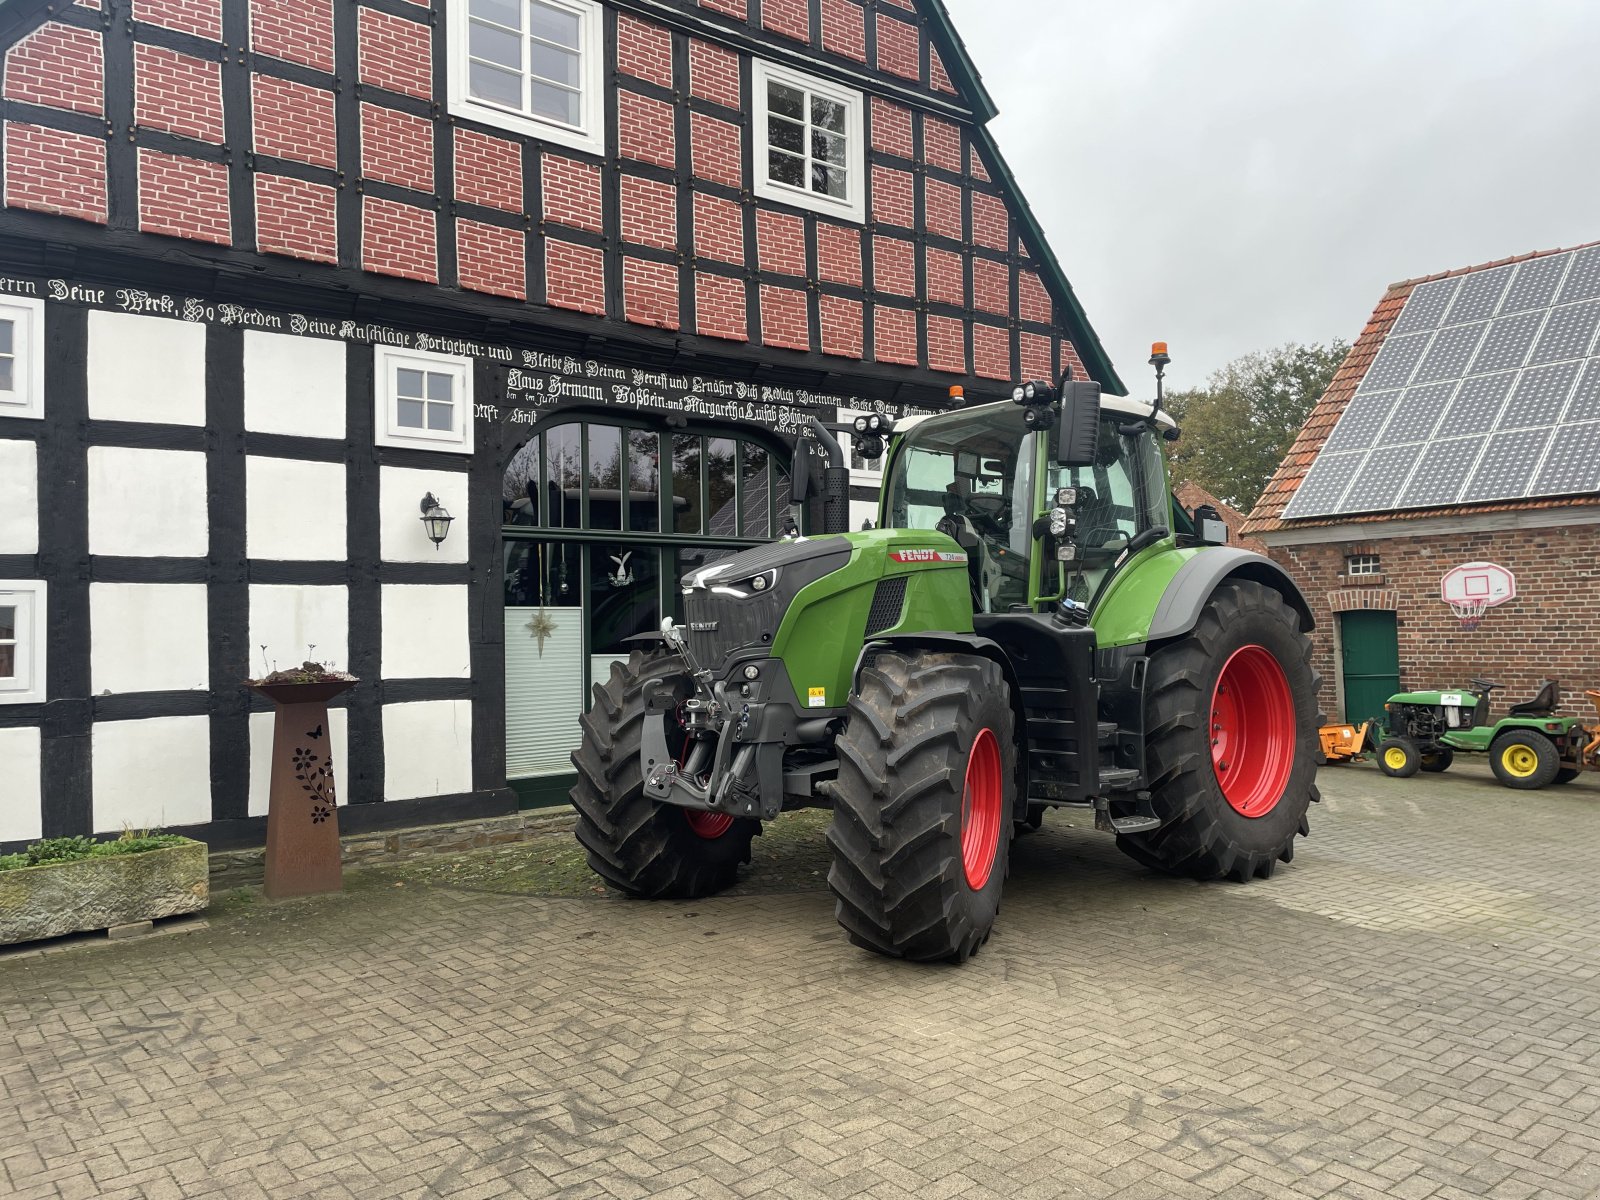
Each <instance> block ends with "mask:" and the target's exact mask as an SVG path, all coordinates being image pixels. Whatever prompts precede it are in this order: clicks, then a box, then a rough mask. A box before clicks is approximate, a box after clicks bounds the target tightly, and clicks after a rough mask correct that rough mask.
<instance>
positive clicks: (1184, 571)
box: [1150, 547, 1316, 642]
mask: <svg viewBox="0 0 1600 1200" xmlns="http://www.w3.org/2000/svg"><path fill="white" fill-rule="evenodd" d="M1229 579H1248V580H1251V581H1252V582H1254V583H1259V584H1261V585H1262V586H1263V587H1269V588H1271V589H1272V590H1273V591H1275V592H1277V593H1278V594H1279V595H1280V596H1282V597H1283V600H1284V603H1285V604H1287V605H1288V606H1289V607H1290V608H1292V609H1294V611H1295V612H1296V613H1298V614H1299V616H1300V629H1301V631H1302V632H1304V633H1310V632H1311V630H1312V629H1313V628H1314V627H1315V625H1316V622H1315V621H1314V620H1313V619H1312V617H1311V606H1310V605H1309V604H1307V603H1306V598H1305V597H1304V596H1303V595H1301V593H1300V587H1299V585H1298V584H1296V583H1295V581H1294V580H1293V578H1291V577H1290V575H1289V573H1288V572H1287V571H1285V570H1284V569H1283V568H1282V567H1280V566H1279V565H1278V564H1277V563H1275V562H1273V561H1272V560H1271V559H1270V558H1268V557H1267V556H1266V555H1264V554H1256V553H1254V552H1253V551H1250V550H1240V549H1237V548H1235V547H1219V548H1218V549H1215V550H1206V551H1204V552H1202V553H1200V554H1196V555H1195V556H1194V557H1193V558H1191V559H1190V560H1189V561H1188V562H1186V563H1184V564H1183V566H1181V567H1179V568H1178V573H1177V574H1176V575H1174V576H1173V577H1172V581H1171V582H1170V583H1168V584H1167V590H1166V591H1165V592H1163V593H1162V595H1161V602H1160V603H1159V604H1157V605H1156V611H1155V613H1154V614H1153V615H1152V616H1151V618H1150V641H1152V642H1156V641H1160V640H1162V639H1163V638H1172V637H1179V636H1180V635H1182V634H1185V633H1188V632H1189V631H1190V630H1191V629H1193V628H1194V627H1195V624H1196V622H1198V621H1199V620H1200V612H1201V610H1202V609H1204V608H1205V606H1206V601H1207V600H1209V599H1211V593H1212V592H1214V591H1216V590H1217V586H1218V585H1219V584H1221V583H1224V582H1226V581H1227V580H1229Z"/></svg>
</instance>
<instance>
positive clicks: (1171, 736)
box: [1117, 580, 1320, 883]
mask: <svg viewBox="0 0 1600 1200" xmlns="http://www.w3.org/2000/svg"><path fill="white" fill-rule="evenodd" d="M1146 695H1147V697H1148V700H1147V709H1146V712H1147V728H1148V733H1147V735H1146V736H1147V741H1146V745H1145V760H1146V764H1147V767H1148V770H1149V778H1150V784H1151V803H1152V805H1153V807H1154V811H1155V814H1156V816H1157V817H1159V818H1160V819H1161V821H1162V824H1161V827H1160V828H1159V829H1156V830H1154V831H1153V832H1151V833H1141V834H1121V835H1119V836H1118V837H1117V845H1118V846H1119V847H1120V848H1121V849H1122V850H1123V852H1124V853H1126V854H1128V855H1129V856H1130V857H1132V858H1133V859H1135V860H1137V861H1138V862H1141V863H1143V864H1144V865H1145V866H1147V867H1151V868H1153V869H1155V870H1158V871H1163V872H1166V873H1167V874H1172V875H1188V876H1192V877H1194V878H1196V879H1217V878H1222V877H1227V878H1229V879H1234V880H1237V881H1239V882H1240V883H1244V882H1247V881H1249V880H1250V879H1253V878H1256V877H1260V878H1263V879H1265V878H1268V877H1270V876H1271V874H1272V871H1273V868H1274V867H1275V866H1276V865H1277V864H1278V863H1279V862H1289V861H1291V860H1292V859H1293V858H1294V840H1295V838H1296V837H1297V836H1304V835H1305V834H1307V833H1309V832H1310V824H1309V822H1308V821H1307V819H1306V809H1307V808H1308V807H1309V806H1310V804H1311V802H1312V801H1313V800H1316V799H1319V798H1320V797H1319V795H1318V793H1317V788H1316V782H1315V780H1316V752H1317V748H1318V740H1319V739H1318V736H1317V720H1318V718H1317V675H1316V672H1315V671H1313V670H1312V669H1311V639H1310V638H1308V637H1307V636H1306V635H1305V634H1304V633H1303V632H1301V629H1300V620H1299V617H1298V616H1297V615H1296V614H1295V612H1294V610H1293V609H1291V608H1290V607H1289V606H1288V605H1287V604H1285V603H1284V601H1283V597H1282V596H1280V595H1279V594H1278V593H1277V592H1275V591H1273V590H1272V589H1270V588H1267V587H1264V586H1262V585H1261V584H1259V583H1253V582H1250V581H1248V580H1230V581H1228V582H1226V583H1224V584H1222V585H1220V586H1219V587H1218V588H1217V589H1216V591H1215V592H1213V593H1212V595H1211V599H1210V600H1208V601H1207V602H1206V606H1205V608H1204V610H1202V612H1201V614H1200V620H1199V621H1198V622H1197V623H1196V625H1195V627H1194V629H1193V630H1192V631H1191V632H1190V633H1188V634H1187V635H1185V636H1184V637H1182V638H1179V639H1177V640H1176V641H1173V642H1171V643H1169V644H1167V645H1165V646H1163V647H1161V648H1160V649H1158V650H1157V651H1156V652H1155V653H1154V654H1152V655H1151V657H1150V666H1149V674H1148V683H1147V691H1146Z"/></svg>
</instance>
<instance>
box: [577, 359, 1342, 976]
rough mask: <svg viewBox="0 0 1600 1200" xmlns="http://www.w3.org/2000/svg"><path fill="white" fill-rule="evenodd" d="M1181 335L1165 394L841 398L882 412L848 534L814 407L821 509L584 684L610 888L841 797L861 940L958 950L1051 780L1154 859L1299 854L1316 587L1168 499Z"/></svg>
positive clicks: (901, 948) (858, 427) (841, 862)
mask: <svg viewBox="0 0 1600 1200" xmlns="http://www.w3.org/2000/svg"><path fill="white" fill-rule="evenodd" d="M1168 361H1170V360H1169V359H1168V358H1167V356H1166V354H1165V347H1161V346H1158V347H1157V352H1156V354H1155V355H1154V356H1153V357H1152V359H1151V362H1152V364H1153V365H1155V366H1156V368H1157V395H1156V400H1155V403H1154V404H1153V405H1151V404H1147V403H1138V402H1134V401H1130V400H1127V399H1122V398H1115V397H1102V396H1101V394H1100V388H1099V385H1098V384H1095V383H1089V382H1081V381H1080V382H1073V381H1072V380H1071V378H1070V375H1069V376H1068V377H1067V378H1065V379H1063V380H1062V381H1061V383H1060V384H1059V386H1057V387H1052V386H1051V385H1049V384H1046V383H1034V384H1028V385H1025V386H1024V387H1019V388H1018V389H1017V390H1016V392H1015V394H1014V396H1013V400H1014V402H1001V403H992V404H984V405H981V406H976V407H971V408H966V409H962V410H959V411H954V412H948V413H944V414H942V415H939V416H936V417H931V418H924V419H921V420H920V422H919V423H917V424H915V425H914V427H910V428H906V429H904V430H901V431H900V432H898V433H896V431H895V429H894V428H893V425H892V423H891V422H889V421H888V420H887V419H885V418H881V417H877V416H871V417H862V418H859V419H858V420H857V421H856V423H855V425H854V428H853V431H854V433H855V435H856V445H857V448H858V449H861V450H863V451H864V452H866V453H868V455H869V456H879V455H882V454H883V452H884V447H883V443H884V441H885V440H886V439H887V440H889V441H890V446H889V450H888V460H887V462H886V463H885V464H884V472H883V475H884V484H883V492H882V496H881V501H880V514H879V515H880V518H881V520H880V522H879V524H880V526H881V527H880V528H878V529H876V530H871V531H867V532H859V533H847V532H845V529H846V527H847V525H848V524H849V521H848V482H849V468H848V465H847V463H846V460H845V457H844V455H843V452H842V450H841V447H840V445H839V442H838V440H837V438H836V437H835V436H834V433H836V432H846V431H848V427H845V426H835V427H833V428H832V429H830V428H828V427H824V426H823V425H822V424H821V423H820V422H818V421H816V420H815V418H812V419H811V423H810V428H809V430H808V434H809V438H804V437H803V438H802V442H805V441H807V440H811V441H815V442H816V443H817V444H818V446H819V450H818V456H819V457H821V456H822V455H824V454H825V456H826V460H827V466H826V468H825V469H824V470H823V471H822V485H823V499H824V513H825V519H824V529H825V532H824V533H823V534H821V535H814V536H808V537H802V536H792V537H789V538H786V539H784V540H782V541H779V542H776V543H774V544H771V545H768V546H763V547H759V548H757V549H754V550H749V551H746V552H744V553H742V554H738V555H734V556H732V557H729V558H726V559H723V560H722V561H720V562H716V563H713V564H710V565H708V566H704V567H701V568H699V569H697V570H695V571H693V572H691V573H690V574H689V575H687V576H685V577H684V579H683V581H682V593H683V600H684V617H685V620H684V622H683V623H682V624H674V623H673V622H672V621H667V622H664V623H663V627H662V630H661V632H660V633H659V634H652V635H649V636H648V638H647V639H645V640H643V641H642V643H641V644H640V645H639V646H638V647H637V648H636V649H635V650H634V652H633V654H632V656H631V658H630V660H629V661H628V662H627V663H625V664H618V665H617V666H616V667H614V668H613V670H612V673H611V678H610V681H609V682H608V683H606V684H604V685H600V684H597V685H596V686H595V689H594V699H593V705H592V707H591V709H590V711H589V712H588V714H587V715H585V717H584V718H583V741H582V744H581V745H580V747H579V749H578V750H577V751H576V752H575V753H574V754H573V762H574V764H575V765H576V767H577V769H578V781H577V784H576V786H575V787H574V788H573V791H572V800H573V803H574V805H575V806H576V808H577V811H578V826H577V836H578V840H579V841H580V842H581V843H582V845H583V846H584V847H585V848H586V850H587V851H588V861H589V863H590V865H591V867H592V868H593V869H594V870H595V871H596V872H597V873H598V874H599V875H600V876H601V877H602V878H603V879H604V880H605V882H606V883H607V884H609V885H610V886H611V887H613V888H615V889H617V890H619V891H621V892H624V893H627V894H629V895H633V896H638V897H651V898H672V899H685V898H695V897H701V896H706V895H709V894H712V893H714V892H717V891H718V890H720V889H723V888H726V887H728V886H729V885H730V884H732V883H733V882H734V881H735V879H736V876H737V871H738V868H739V866H740V864H742V863H746V862H748V861H749V859H750V848H751V840H752V839H753V838H754V837H756V836H757V835H758V834H759V833H760V832H761V827H762V822H764V821H771V820H773V819H774V818H776V817H777V816H778V815H779V814H780V813H781V812H784V811H786V810H792V809H801V808H812V807H825V808H831V809H832V811H833V816H832V821H831V825H830V827H829V830H828V842H829V845H830V848H831V851H832V868H831V870H830V872H829V876H828V883H829V885H830V887H831V889H832V891H833V894H834V896H835V898H836V901H837V905H836V912H837V916H838V920H839V922H840V924H841V925H843V926H844V928H845V930H846V931H847V933H848V934H849V937H850V939H851V941H853V942H854V943H856V944H857V945H859V946H862V947H864V948H866V949H869V950H872V951H876V952H878V953H881V954H886V955H891V956H895V957H901V958H906V959H913V960H950V961H955V962H961V961H963V960H965V959H966V958H967V957H968V956H970V955H971V954H973V953H974V952H975V951H976V950H977V949H978V948H979V947H980V946H981V945H982V944H983V943H984V942H985V941H986V940H987V939H988V937H989V933H990V930H991V929H992V928H993V925H994V922H995V917H996V914H997V913H998V911H999V908H1000V893H1001V889H1002V887H1003V886H1004V882H1005V878H1006V875H1007V870H1008V861H1009V851H1010V845H1011V841H1012V838H1013V836H1014V834H1015V833H1016V832H1018V831H1026V830H1027V829H1028V828H1030V827H1032V828H1037V827H1038V825H1039V823H1040V821H1041V820H1042V818H1043V815H1044V813H1045V810H1046V809H1049V808H1067V809H1080V810H1085V811H1086V812H1092V814H1093V820H1094V824H1095V826H1096V828H1098V829H1100V830H1103V831H1105V832H1108V833H1111V834H1113V835H1115V837H1116V839H1117V845H1118V846H1119V847H1121V849H1123V850H1124V851H1125V852H1126V853H1127V854H1129V855H1130V856H1131V857H1133V858H1134V859H1135V860H1137V861H1138V862H1139V863H1141V864H1143V865H1145V866H1147V867H1150V868H1153V869H1155V870H1158V871H1162V872H1166V873H1169V874H1173V875H1181V876H1188V877H1193V878H1197V879H1215V878H1224V877H1225V878H1229V879H1233V880H1237V881H1240V882H1244V881H1247V880H1250V879H1253V878H1257V877H1261V878H1265V877H1267V876H1270V875H1271V874H1272V872H1273V868H1274V867H1275V866H1276V864H1278V863H1279V862H1289V861H1290V860H1291V859H1292V858H1293V856H1294V849H1295V839H1296V838H1297V837H1300V836H1303V835H1305V834H1306V833H1308V832H1309V829H1308V825H1307V819H1306V813H1307V807H1308V806H1309V804H1310V803H1311V802H1312V801H1313V800H1315V799H1317V798H1318V796H1317V791H1316V786H1315V781H1314V776H1315V771H1316V750H1317V701H1316V692H1317V683H1318V681H1317V676H1316V674H1315V673H1314V672H1313V670H1312V668H1311V642H1310V639H1309V637H1308V632H1309V630H1310V629H1311V627H1312V620H1311V614H1310V610H1309V607H1308V606H1307V604H1306V602H1305V600H1304V598H1303V597H1302V596H1301V594H1300V591H1299V589H1298V588H1297V587H1296V586H1295V584H1294V582H1293V581H1292V580H1291V579H1290V578H1289V577H1288V576H1287V575H1286V574H1285V573H1284V572H1283V571H1282V570H1281V569H1280V568H1279V567H1278V566H1276V565H1275V564H1274V563H1273V562H1271V561H1270V560H1269V559H1267V558H1264V557H1262V556H1261V555H1257V554H1252V553H1248V552H1246V551H1243V550H1240V549H1236V548H1231V547H1228V546H1226V545H1225V544H1224V543H1225V542H1226V540H1227V532H1226V528H1225V527H1224V526H1223V525H1222V523H1221V521H1220V520H1218V519H1216V517H1215V514H1214V512H1211V511H1209V510H1207V509H1205V508H1202V509H1200V510H1198V511H1197V513H1196V514H1195V516H1194V518H1191V517H1190V515H1189V514H1187V513H1186V512H1184V510H1183V509H1182V507H1181V506H1179V505H1177V504H1176V503H1175V502H1174V501H1173V500H1172V497H1171V494H1170V491H1169V486H1168V481H1167V476H1166V468H1165V461H1164V458H1163V454H1162V447H1161V443H1162V440H1163V438H1167V439H1171V438H1175V437H1176V428H1175V426H1174V424H1173V422H1172V420H1171V418H1170V417H1168V416H1167V415H1166V414H1165V413H1163V412H1162V411H1161V403H1162V397H1161V379H1162V374H1163V370H1164V367H1165V365H1166V363H1167V362H1168ZM807 457H808V452H806V451H805V450H804V448H803V446H797V453H796V466H797V469H796V472H795V476H796V483H795V496H794V497H793V498H794V499H795V500H796V501H797V502H800V503H803V502H804V500H805V498H806V495H807V492H808V490H809V484H808V483H807V482H806V480H807V475H808V474H809V472H808V471H806V470H803V469H800V468H801V466H802V465H803V464H804V463H805V462H806V461H807Z"/></svg>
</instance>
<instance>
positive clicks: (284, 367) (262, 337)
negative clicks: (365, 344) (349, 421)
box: [244, 329, 345, 440]
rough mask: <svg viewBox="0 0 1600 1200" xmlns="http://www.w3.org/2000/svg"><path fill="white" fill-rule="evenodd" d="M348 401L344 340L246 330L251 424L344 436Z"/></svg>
mask: <svg viewBox="0 0 1600 1200" xmlns="http://www.w3.org/2000/svg"><path fill="white" fill-rule="evenodd" d="M344 401H345V345H344V343H343V342H332V341H328V340H327V339H326V338H308V337H295V336H294V335H293V334H287V333H263V332H261V331H259V330H254V329H251V330H246V331H245V335H244V427H245V428H246V429H249V430H251V431H253V432H256V433H287V434H290V435H292V436H295V437H319V438H339V439H341V440H342V439H343V438H344V436H345V420H344Z"/></svg>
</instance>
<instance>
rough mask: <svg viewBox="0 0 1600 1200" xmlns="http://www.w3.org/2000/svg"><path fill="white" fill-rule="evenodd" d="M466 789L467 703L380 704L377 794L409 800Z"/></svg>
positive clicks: (468, 781)
mask: <svg viewBox="0 0 1600 1200" xmlns="http://www.w3.org/2000/svg"><path fill="white" fill-rule="evenodd" d="M471 790H472V702H471V701H470V700H422V701H418V702H416V703H414V704H385V705H384V706H383V798H384V799H385V800H415V799H418V798H419V797H424V796H454V795H459V794H460V793H462V792H470V791H471Z"/></svg>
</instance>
